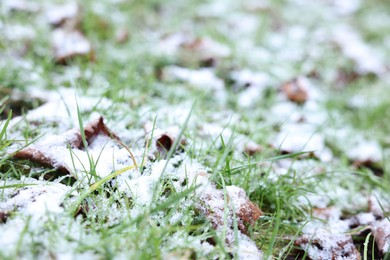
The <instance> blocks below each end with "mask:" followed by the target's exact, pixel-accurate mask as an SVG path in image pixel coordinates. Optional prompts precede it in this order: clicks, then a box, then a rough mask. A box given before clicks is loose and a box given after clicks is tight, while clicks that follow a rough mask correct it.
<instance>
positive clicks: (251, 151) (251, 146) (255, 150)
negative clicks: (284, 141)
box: [244, 142, 263, 156]
mask: <svg viewBox="0 0 390 260" xmlns="http://www.w3.org/2000/svg"><path fill="white" fill-rule="evenodd" d="M262 151H263V147H262V146H261V145H259V144H257V143H255V142H248V143H246V144H245V145H244V153H246V154H247V155H249V156H253V155H256V154H259V153H261V152H262Z"/></svg>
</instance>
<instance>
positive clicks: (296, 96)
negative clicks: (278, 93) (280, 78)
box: [282, 78, 309, 104]
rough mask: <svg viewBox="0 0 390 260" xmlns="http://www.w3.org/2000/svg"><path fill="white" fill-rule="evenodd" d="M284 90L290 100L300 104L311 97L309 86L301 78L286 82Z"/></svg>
mask: <svg viewBox="0 0 390 260" xmlns="http://www.w3.org/2000/svg"><path fill="white" fill-rule="evenodd" d="M282 91H283V93H284V94H285V95H286V97H287V98H288V99H289V100H290V101H292V102H295V103H298V104H302V103H305V102H306V101H307V99H308V97H309V95H308V90H307V87H306V85H305V84H304V83H303V82H302V79H300V78H295V79H293V80H291V81H289V82H286V83H285V84H284V85H283V86H282Z"/></svg>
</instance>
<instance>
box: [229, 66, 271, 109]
mask: <svg viewBox="0 0 390 260" xmlns="http://www.w3.org/2000/svg"><path fill="white" fill-rule="evenodd" d="M231 79H232V80H233V81H234V85H233V86H234V88H236V89H240V88H245V87H246V89H245V90H244V91H242V92H241V93H240V94H239V96H238V104H239V105H240V106H242V107H250V106H252V105H254V104H255V103H256V101H260V99H261V97H262V94H263V92H264V90H265V89H266V87H267V85H268V84H270V77H269V76H268V75H267V74H265V73H258V72H253V71H250V70H248V69H244V70H240V71H233V72H232V74H231Z"/></svg>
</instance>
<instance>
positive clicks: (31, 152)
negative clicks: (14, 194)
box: [14, 117, 120, 174]
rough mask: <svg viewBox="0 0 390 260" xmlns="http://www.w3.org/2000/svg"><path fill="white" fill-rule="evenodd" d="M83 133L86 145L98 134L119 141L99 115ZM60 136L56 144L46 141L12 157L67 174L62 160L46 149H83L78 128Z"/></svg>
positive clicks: (68, 170)
mask: <svg viewBox="0 0 390 260" xmlns="http://www.w3.org/2000/svg"><path fill="white" fill-rule="evenodd" d="M84 134H85V139H86V141H87V145H91V143H92V142H93V141H94V139H95V138H96V137H97V136H99V135H104V136H108V137H110V138H112V139H115V140H118V141H120V139H119V137H118V136H116V135H115V134H114V133H112V132H111V131H110V130H109V129H108V128H107V126H106V125H105V124H104V121H103V117H99V118H98V119H96V120H94V121H92V122H91V123H89V124H87V125H86V126H85V127H84ZM60 138H61V139H62V140H58V142H57V143H56V144H52V143H48V144H46V145H43V146H38V147H27V148H24V149H22V150H20V151H18V152H17V153H15V155H14V158H18V159H25V160H30V161H32V162H35V163H38V164H40V165H43V166H46V167H53V168H56V169H57V170H58V171H59V172H61V173H64V174H68V173H70V172H71V170H70V169H69V166H67V165H66V164H65V163H64V162H62V161H58V158H53V157H52V156H51V154H50V153H47V152H46V151H47V150H48V149H49V150H50V149H51V148H52V147H53V146H56V148H58V146H59V147H60V148H62V149H65V150H67V149H68V148H67V147H68V146H69V147H70V148H72V149H83V148H84V145H83V140H82V135H81V133H80V131H79V130H75V129H72V130H69V131H68V132H66V133H64V134H63V135H62V136H60Z"/></svg>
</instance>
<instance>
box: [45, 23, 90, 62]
mask: <svg viewBox="0 0 390 260" xmlns="http://www.w3.org/2000/svg"><path fill="white" fill-rule="evenodd" d="M52 42H53V48H54V58H55V60H56V62H57V63H60V64H65V63H66V62H67V61H68V60H69V59H72V58H74V57H77V56H86V57H89V59H90V60H91V61H93V60H94V59H95V58H94V53H93V49H92V46H91V43H90V42H89V41H88V40H87V38H85V36H84V35H83V34H82V33H81V32H79V31H70V30H66V29H56V30H54V31H53V33H52Z"/></svg>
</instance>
